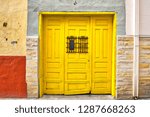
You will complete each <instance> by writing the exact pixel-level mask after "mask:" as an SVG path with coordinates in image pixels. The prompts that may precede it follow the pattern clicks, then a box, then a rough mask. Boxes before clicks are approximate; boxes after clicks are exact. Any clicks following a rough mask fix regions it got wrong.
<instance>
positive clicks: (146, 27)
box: [140, 0, 150, 36]
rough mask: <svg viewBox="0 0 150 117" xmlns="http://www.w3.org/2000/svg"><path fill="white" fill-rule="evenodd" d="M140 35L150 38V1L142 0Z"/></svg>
mask: <svg viewBox="0 0 150 117" xmlns="http://www.w3.org/2000/svg"><path fill="white" fill-rule="evenodd" d="M140 35H141V36H150V0H140Z"/></svg>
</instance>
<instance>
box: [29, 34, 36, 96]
mask: <svg viewBox="0 0 150 117" xmlns="http://www.w3.org/2000/svg"><path fill="white" fill-rule="evenodd" d="M37 40H38V38H37V37H27V43H26V47H27V55H26V81H27V94H28V97H29V98H31V97H32V98H33V97H38V41H37Z"/></svg>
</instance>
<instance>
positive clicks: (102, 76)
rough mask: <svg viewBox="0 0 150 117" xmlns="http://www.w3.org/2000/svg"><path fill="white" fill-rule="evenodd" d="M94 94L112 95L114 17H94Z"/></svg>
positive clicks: (92, 90) (92, 91)
mask: <svg viewBox="0 0 150 117" xmlns="http://www.w3.org/2000/svg"><path fill="white" fill-rule="evenodd" d="M92 25H93V36H92V89H91V93H92V94H111V84H112V83H111V82H112V76H111V70H112V17H111V16H102V17H93V18H92Z"/></svg>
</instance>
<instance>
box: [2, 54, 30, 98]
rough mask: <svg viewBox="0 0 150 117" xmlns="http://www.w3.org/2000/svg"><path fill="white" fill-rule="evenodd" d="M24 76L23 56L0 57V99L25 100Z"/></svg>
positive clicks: (24, 59) (24, 60) (24, 58)
mask: <svg viewBox="0 0 150 117" xmlns="http://www.w3.org/2000/svg"><path fill="white" fill-rule="evenodd" d="M25 76H26V57H25V56H0V98H26V97H27V84H26V79H25V78H26V77H25Z"/></svg>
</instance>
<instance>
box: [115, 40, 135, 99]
mask: <svg viewBox="0 0 150 117" xmlns="http://www.w3.org/2000/svg"><path fill="white" fill-rule="evenodd" d="M117 43H118V45H117V68H116V71H117V77H116V80H117V99H131V98H132V92H133V90H132V79H133V37H118V41H117Z"/></svg>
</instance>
